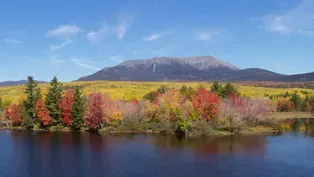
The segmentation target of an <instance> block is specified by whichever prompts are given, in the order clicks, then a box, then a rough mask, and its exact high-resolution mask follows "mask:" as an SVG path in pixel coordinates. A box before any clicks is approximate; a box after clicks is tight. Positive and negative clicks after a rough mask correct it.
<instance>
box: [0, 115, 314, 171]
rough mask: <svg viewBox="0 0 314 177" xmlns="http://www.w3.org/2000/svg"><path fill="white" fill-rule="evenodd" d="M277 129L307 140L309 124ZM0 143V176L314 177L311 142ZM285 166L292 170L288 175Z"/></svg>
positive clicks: (37, 139) (11, 135) (22, 138)
mask: <svg viewBox="0 0 314 177" xmlns="http://www.w3.org/2000/svg"><path fill="white" fill-rule="evenodd" d="M282 126H287V128H288V129H289V130H291V131H293V132H296V131H301V132H303V133H302V134H304V135H306V136H307V135H310V136H313V132H314V131H313V127H314V126H313V121H312V120H309V119H301V120H299V119H296V120H291V121H284V122H282ZM296 134H299V133H296ZM0 139H1V140H2V142H3V144H4V145H3V146H2V154H6V156H4V157H5V159H8V160H7V162H1V161H0V176H26V177H33V176H48V177H49V176H134V177H137V176H195V175H196V176H204V174H215V175H213V176H223V177H224V176H237V175H238V176H250V177H252V176H272V175H274V174H275V175H276V174H278V176H279V175H280V174H286V175H290V174H291V175H292V174H294V175H292V176H300V175H299V174H300V172H302V174H303V176H311V175H310V174H314V171H313V168H312V164H311V163H312V159H313V158H314V156H313V154H314V151H313V148H312V147H314V141H313V138H311V137H304V136H301V137H298V136H294V135H293V134H285V135H281V136H276V137H271V136H262V135H250V136H221V137H202V138H194V139H186V138H184V137H178V136H170V135H145V134H128V135H107V136H104V135H99V134H90V133H75V132H54V133H50V132H32V131H2V132H0ZM0 155H1V154H0ZM7 164H8V165H7ZM298 164H299V166H297V165H298ZM5 165H6V166H5ZM287 165H291V167H292V165H293V167H294V168H296V169H298V170H292V171H291V170H290V168H291V167H290V166H287ZM313 165H314V164H313ZM260 167H265V168H263V169H265V170H262V171H261V168H260ZM243 169H245V170H243ZM291 169H292V168H291ZM287 170H288V171H287ZM289 170H290V171H289ZM206 172H207V173H206ZM255 172H258V173H255ZM235 174H237V175H235ZM301 176H302V175H301ZM312 176H313V175H312Z"/></svg>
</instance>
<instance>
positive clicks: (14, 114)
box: [6, 104, 23, 125]
mask: <svg viewBox="0 0 314 177" xmlns="http://www.w3.org/2000/svg"><path fill="white" fill-rule="evenodd" d="M20 110H21V106H20V105H18V104H12V105H11V106H9V107H8V108H6V113H7V115H8V117H9V119H10V121H11V122H12V124H13V125H22V123H23V117H22V114H21V112H20Z"/></svg>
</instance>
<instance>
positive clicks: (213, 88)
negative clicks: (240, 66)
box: [210, 81, 222, 96]
mask: <svg viewBox="0 0 314 177" xmlns="http://www.w3.org/2000/svg"><path fill="white" fill-rule="evenodd" d="M221 90H222V86H221V85H220V84H219V83H218V82H217V81H215V82H214V83H213V84H212V86H211V87H210V91H212V92H215V93H216V95H218V96H220V94H221Z"/></svg>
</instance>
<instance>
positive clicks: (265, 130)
mask: <svg viewBox="0 0 314 177" xmlns="http://www.w3.org/2000/svg"><path fill="white" fill-rule="evenodd" d="M60 128H61V129H60ZM0 130H20V131H33V132H51V133H53V132H87V133H98V134H102V135H123V134H124V135H128V134H158V135H180V136H182V135H183V136H184V134H176V133H167V132H165V131H158V130H146V131H145V130H144V131H134V130H113V131H110V130H109V128H103V129H99V130H98V131H94V132H93V131H89V130H88V129H81V130H77V131H74V130H71V129H70V128H68V127H60V126H55V127H54V126H52V127H50V128H49V129H41V128H36V129H29V130H28V129H26V128H24V127H1V128H0ZM280 133H282V132H278V131H276V130H275V129H273V128H271V127H267V126H257V127H250V128H248V129H245V130H242V131H240V132H237V133H235V132H230V131H223V130H214V131H213V132H212V133H210V134H198V135H195V136H190V135H189V134H187V135H185V136H187V137H200V136H205V137H206V136H208V137H209V136H231V135H275V134H280Z"/></svg>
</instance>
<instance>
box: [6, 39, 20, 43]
mask: <svg viewBox="0 0 314 177" xmlns="http://www.w3.org/2000/svg"><path fill="white" fill-rule="evenodd" d="M4 41H5V42H7V43H11V44H19V43H21V41H19V40H14V39H7V38H5V39H4Z"/></svg>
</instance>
